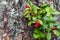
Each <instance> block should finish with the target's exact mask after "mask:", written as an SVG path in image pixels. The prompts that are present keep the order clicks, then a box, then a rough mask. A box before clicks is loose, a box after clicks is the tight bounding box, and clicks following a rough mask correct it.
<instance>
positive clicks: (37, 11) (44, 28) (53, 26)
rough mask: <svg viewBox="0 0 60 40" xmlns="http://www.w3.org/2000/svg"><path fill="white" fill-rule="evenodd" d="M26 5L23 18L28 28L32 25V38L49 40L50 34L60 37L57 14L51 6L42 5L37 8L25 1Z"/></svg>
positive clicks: (28, 0)
mask: <svg viewBox="0 0 60 40" xmlns="http://www.w3.org/2000/svg"><path fill="white" fill-rule="evenodd" d="M27 4H28V5H26V10H25V11H24V17H25V18H27V20H28V27H30V26H31V25H32V24H34V26H33V27H34V33H33V37H34V38H38V39H42V38H47V40H51V37H52V36H51V35H52V32H53V33H54V34H55V35H56V36H60V33H59V32H60V25H59V24H58V22H57V21H56V20H57V15H58V14H59V12H58V11H56V10H55V9H54V8H53V6H52V5H48V4H46V3H43V4H41V5H40V6H39V7H38V6H36V5H34V4H33V3H32V2H31V1H30V0H27Z"/></svg>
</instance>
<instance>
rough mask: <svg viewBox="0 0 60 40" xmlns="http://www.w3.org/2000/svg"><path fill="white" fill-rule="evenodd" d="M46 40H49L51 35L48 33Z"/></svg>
mask: <svg viewBox="0 0 60 40" xmlns="http://www.w3.org/2000/svg"><path fill="white" fill-rule="evenodd" d="M47 40H51V33H50V32H48V33H47Z"/></svg>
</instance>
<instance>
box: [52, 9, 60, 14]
mask: <svg viewBox="0 0 60 40" xmlns="http://www.w3.org/2000/svg"><path fill="white" fill-rule="evenodd" d="M52 14H55V15H59V14H60V12H58V11H56V10H55V11H54V12H53V13H52Z"/></svg>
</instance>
